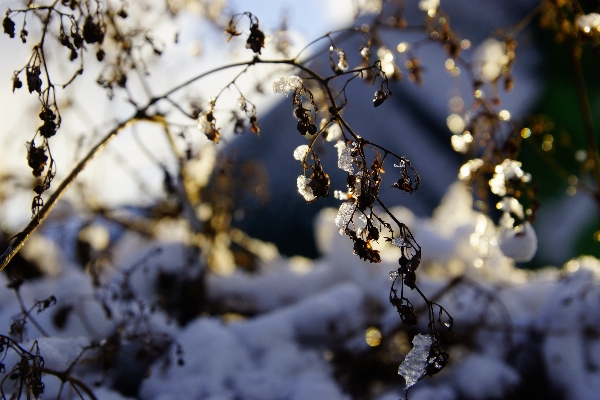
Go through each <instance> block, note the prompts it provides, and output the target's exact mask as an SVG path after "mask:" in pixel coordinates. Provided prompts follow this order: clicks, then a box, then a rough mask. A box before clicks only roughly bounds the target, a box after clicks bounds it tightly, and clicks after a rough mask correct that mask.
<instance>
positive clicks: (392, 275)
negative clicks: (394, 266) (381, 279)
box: [390, 271, 398, 281]
mask: <svg viewBox="0 0 600 400" xmlns="http://www.w3.org/2000/svg"><path fill="white" fill-rule="evenodd" d="M396 278H398V271H390V281H395V280H396Z"/></svg>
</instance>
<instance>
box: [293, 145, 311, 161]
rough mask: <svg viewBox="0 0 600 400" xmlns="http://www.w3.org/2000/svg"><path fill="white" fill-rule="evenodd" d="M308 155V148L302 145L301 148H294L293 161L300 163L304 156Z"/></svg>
mask: <svg viewBox="0 0 600 400" xmlns="http://www.w3.org/2000/svg"><path fill="white" fill-rule="evenodd" d="M307 153H308V146H307V145H305V144H303V145H301V146H298V147H296V150H294V159H296V160H298V161H302V160H304V157H306V154H307Z"/></svg>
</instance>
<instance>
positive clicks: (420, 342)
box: [398, 334, 433, 389]
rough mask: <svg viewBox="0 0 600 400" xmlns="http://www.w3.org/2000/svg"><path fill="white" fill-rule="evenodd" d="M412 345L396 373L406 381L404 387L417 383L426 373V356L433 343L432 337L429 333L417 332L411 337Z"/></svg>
mask: <svg viewBox="0 0 600 400" xmlns="http://www.w3.org/2000/svg"><path fill="white" fill-rule="evenodd" d="M412 342H413V345H414V347H413V348H412V350H411V351H410V352H409V353H408V354H407V355H406V358H405V359H404V361H402V364H400V367H399V368H398V374H399V375H402V377H403V378H404V380H405V381H406V388H407V389H408V388H410V387H411V386H413V385H414V384H415V383H417V382H418V381H419V380H420V379H421V378H423V377H424V376H425V374H426V373H427V358H428V357H429V351H430V349H431V345H432V344H433V338H432V337H431V336H430V335H421V334H418V335H416V336H415V337H414V338H413V341H412Z"/></svg>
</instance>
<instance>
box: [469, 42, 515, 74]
mask: <svg viewBox="0 0 600 400" xmlns="http://www.w3.org/2000/svg"><path fill="white" fill-rule="evenodd" d="M472 63H473V73H474V74H475V76H476V77H477V78H479V79H483V80H486V81H493V80H495V79H496V78H498V77H499V76H500V73H501V72H502V68H503V67H504V66H506V64H507V63H508V56H507V54H506V48H505V46H504V45H503V44H502V43H501V42H499V41H498V40H496V39H491V38H490V39H487V40H485V41H483V43H481V44H480V45H479V46H477V48H476V49H475V51H474V52H473V58H472Z"/></svg>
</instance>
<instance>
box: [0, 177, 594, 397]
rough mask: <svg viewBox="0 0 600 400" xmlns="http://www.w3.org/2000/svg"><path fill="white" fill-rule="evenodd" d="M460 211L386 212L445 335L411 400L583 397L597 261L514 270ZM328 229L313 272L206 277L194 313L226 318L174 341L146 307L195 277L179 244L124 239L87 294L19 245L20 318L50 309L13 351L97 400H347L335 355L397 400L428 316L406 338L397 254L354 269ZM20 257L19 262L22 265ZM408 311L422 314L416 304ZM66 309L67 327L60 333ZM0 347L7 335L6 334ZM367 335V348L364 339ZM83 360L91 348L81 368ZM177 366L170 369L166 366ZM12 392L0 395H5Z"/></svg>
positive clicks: (282, 268)
mask: <svg viewBox="0 0 600 400" xmlns="http://www.w3.org/2000/svg"><path fill="white" fill-rule="evenodd" d="M468 200H469V193H468V191H467V190H466V189H465V187H464V186H463V184H462V183H458V182H457V183H455V184H454V185H452V186H451V188H450V189H449V191H448V193H447V194H446V195H445V197H444V199H443V201H442V203H441V205H440V206H439V207H438V208H437V209H436V210H435V212H434V214H433V215H432V216H431V217H430V218H424V219H422V218H417V217H415V216H414V215H412V213H411V212H410V211H408V210H406V209H396V210H394V211H395V212H396V213H397V215H398V216H400V218H401V219H402V220H404V221H407V223H409V224H410V226H411V227H412V230H413V233H414V234H415V238H416V239H417V241H418V242H419V243H420V244H421V245H422V247H423V255H424V259H423V263H422V266H421V268H420V269H419V271H418V278H417V281H418V283H419V286H420V287H421V289H422V290H423V292H424V293H425V294H426V295H428V296H429V297H430V298H432V299H434V300H435V301H436V302H438V303H440V304H443V306H444V307H445V308H446V309H447V310H448V311H449V312H450V314H451V315H452V316H453V317H454V327H455V329H454V331H455V332H454V334H453V335H446V336H443V339H442V346H443V348H444V350H445V351H447V352H448V353H449V354H450V363H449V365H448V366H447V367H446V368H445V369H444V370H443V371H442V372H441V373H440V374H438V375H436V376H435V377H433V378H429V377H426V378H425V379H423V380H421V381H420V382H418V383H417V384H416V385H415V386H414V387H413V388H412V389H411V390H410V391H409V395H410V398H411V399H459V398H472V399H489V398H511V395H513V394H515V393H517V394H521V395H523V393H527V392H526V390H531V387H536V382H532V381H530V380H531V379H537V380H543V382H544V383H543V384H541V383H540V385H542V386H543V385H547V386H545V387H544V388H543V392H541V393H537V394H536V393H535V392H534V393H530V395H531V396H533V397H529V398H544V395H545V396H549V395H552V396H553V397H552V396H551V398H565V399H594V398H597V397H596V396H597V393H598V391H600V364H599V363H598V359H599V357H600V340H599V337H600V336H599V332H598V328H597V321H598V320H599V319H600V261H599V260H597V259H595V258H593V257H585V256H582V257H579V258H577V259H574V260H571V261H569V262H568V263H567V264H566V265H565V266H563V267H562V268H560V269H556V268H548V269H545V270H541V271H537V272H529V271H523V270H519V269H517V268H515V266H514V262H513V261H512V260H511V259H510V258H507V257H505V256H504V255H502V252H501V250H500V246H499V245H498V240H499V239H498V236H499V232H497V230H496V228H495V227H494V226H493V224H492V223H491V221H489V219H488V218H487V217H485V216H484V215H483V214H480V213H477V212H475V211H472V209H471V208H470V206H469V205H470V202H469V201H468ZM335 215H336V210H335V209H326V210H324V211H323V212H321V214H320V215H319V217H318V219H317V220H316V221H315V230H316V237H317V238H318V245H319V249H320V251H321V253H322V257H321V258H319V259H317V260H314V261H312V260H308V259H303V258H299V257H292V258H283V257H280V256H277V255H276V254H274V253H273V251H272V250H268V249H270V247H269V246H267V245H265V251H264V252H263V254H264V255H265V257H264V260H263V261H261V262H260V266H259V270H258V271H257V272H255V273H247V272H239V271H238V272H235V273H234V274H232V275H228V276H222V275H218V274H214V273H209V274H208V275H207V276H206V290H207V300H206V301H207V302H208V303H211V304H221V305H222V306H223V307H225V308H227V309H228V310H229V311H228V312H226V313H224V314H222V315H216V313H212V315H211V313H206V314H204V315H203V314H200V315H198V316H196V317H194V318H193V319H191V320H190V321H188V322H187V323H186V324H185V325H184V326H181V325H178V324H177V323H176V322H174V321H173V318H172V316H169V315H168V312H166V311H165V310H164V309H163V308H161V307H160V306H159V307H152V305H153V304H154V305H157V304H160V302H157V300H159V299H160V291H159V290H158V289H157V288H158V287H159V285H158V282H159V281H160V279H164V276H165V275H164V274H165V273H171V274H176V275H181V276H185V277H186V278H185V279H189V280H193V279H194V278H195V277H197V274H198V272H199V271H198V270H197V268H199V267H198V265H197V263H194V262H192V265H191V266H190V264H189V262H188V261H187V260H186V254H187V253H186V250H185V249H186V245H185V244H184V243H183V242H182V241H178V240H171V241H164V240H156V241H154V242H152V243H148V242H147V241H144V240H141V239H140V238H139V237H136V234H133V233H126V234H124V235H123V236H122V237H121V238H120V239H119V240H118V241H117V242H116V243H115V244H114V247H113V250H112V252H111V255H110V257H111V258H112V259H113V262H114V264H115V265H117V266H118V267H117V268H115V269H114V270H108V271H102V273H100V274H99V275H98V279H99V281H100V282H101V284H100V285H97V284H95V283H94V281H93V279H92V277H93V274H92V275H90V274H87V273H86V272H85V271H82V270H81V268H80V267H79V266H78V265H75V264H74V263H73V262H72V261H69V257H66V256H65V255H64V254H63V253H62V251H61V249H60V248H58V247H57V245H56V244H55V243H53V242H51V241H49V240H48V239H44V238H42V237H38V238H37V239H36V240H35V241H32V243H31V245H35V244H36V242H37V245H38V246H43V247H44V248H45V249H50V250H48V251H47V252H45V255H43V257H44V260H45V261H46V262H50V261H52V263H53V264H54V265H55V266H56V267H55V268H56V269H55V270H54V271H53V272H52V276H50V277H47V278H44V279H43V280H37V281H32V282H25V283H24V284H23V285H22V286H21V288H20V291H19V292H20V294H21V296H22V299H23V302H24V304H25V305H26V307H29V306H30V305H31V304H33V301H34V300H42V299H45V298H47V297H48V296H50V295H54V296H55V297H56V300H57V304H56V305H51V306H50V307H49V308H48V309H46V310H44V311H42V312H40V313H39V314H38V313H36V312H33V313H32V316H33V317H34V318H35V320H36V321H37V322H38V324H39V325H41V326H42V327H43V328H44V330H45V333H46V334H47V336H44V335H42V334H41V333H40V332H39V331H38V330H37V329H36V328H35V326H34V325H33V324H32V323H31V321H27V322H26V324H25V326H26V329H25V334H24V338H25V341H24V342H23V343H22V344H21V346H22V347H23V348H26V349H29V348H31V346H32V344H33V341H34V340H36V341H37V344H38V346H39V353H40V355H41V356H42V357H43V358H44V362H45V367H46V368H48V369H51V370H54V371H63V370H66V369H67V367H68V366H69V364H70V363H72V362H74V361H75V360H76V358H77V357H81V358H80V359H79V360H78V361H77V362H76V366H75V367H74V368H73V369H72V374H73V375H74V376H76V377H77V378H78V379H81V380H82V381H83V382H85V383H87V384H88V385H89V386H90V387H91V388H93V390H94V391H95V392H96V395H97V398H101V399H120V398H124V397H123V396H122V395H120V394H118V393H117V392H116V390H115V389H114V388H115V387H120V386H119V385H123V383H122V382H121V381H122V380H123V378H124V377H125V378H126V379H130V380H131V381H130V383H131V384H132V385H135V382H136V379H137V380H138V381H139V376H142V377H143V379H142V380H141V384H140V386H139V389H137V390H138V392H137V396H138V397H139V398H142V399H181V398H187V399H261V400H265V399H346V398H352V397H351V393H349V392H348V387H349V386H348V385H345V384H344V381H343V380H342V379H341V378H340V376H341V375H342V374H343V373H344V371H345V369H347V368H348V367H344V365H340V363H339V362H337V361H338V360H336V357H341V355H342V354H345V355H348V354H349V355H350V357H353V358H355V361H356V360H366V359H367V358H366V357H365V355H368V354H377V355H378V356H377V357H379V359H377V360H375V361H373V360H370V361H369V363H371V364H370V365H373V363H374V362H375V364H377V363H380V364H381V365H383V366H384V369H385V368H387V369H388V371H387V373H386V374H385V375H383V376H381V379H379V380H377V379H376V380H374V381H370V382H367V385H369V386H368V387H365V388H363V394H364V395H366V398H377V399H386V400H387V399H398V398H403V397H404V396H405V392H404V380H403V378H402V377H400V376H396V378H393V379H390V378H389V376H390V375H391V376H393V375H394V374H395V373H396V371H397V369H398V366H399V364H400V362H401V361H402V359H403V358H404V357H405V356H406V354H407V352H408V351H409V350H410V348H411V345H410V341H411V340H412V336H413V335H416V334H419V333H421V334H425V333H426V332H427V317H426V315H425V314H424V313H421V314H419V324H418V325H417V327H416V329H415V328H412V329H407V327H406V326H403V325H402V323H401V322H400V318H399V316H398V314H397V313H396V310H395V309H394V308H393V307H392V306H391V305H390V304H389V301H388V293H389V288H390V283H391V282H390V279H389V272H390V270H395V269H396V268H397V261H396V260H397V257H398V253H397V252H398V248H395V247H393V246H391V245H389V244H386V245H382V246H381V251H382V259H383V262H382V263H380V264H368V263H365V262H362V261H361V260H359V259H358V258H357V257H356V256H355V255H353V254H352V250H351V246H352V245H351V242H350V241H349V240H348V239H347V238H346V237H344V236H341V235H340V234H339V233H338V230H337V227H336V226H335V224H334V223H333V220H334V218H335ZM474 235H477V236H478V241H474V240H473V238H474ZM481 243H487V245H486V246H482V245H481ZM30 247H32V248H30V249H29V250H28V251H26V253H25V254H26V255H28V256H29V257H32V258H35V257H36V255H35V252H34V251H33V246H30ZM157 249H160V250H157ZM38 257H39V255H38ZM161 274H162V275H161ZM2 279H3V280H4V279H5V278H4V277H2ZM2 286H3V287H4V286H6V282H3V283H2ZM0 293H1V302H0V304H1V305H0V320H2V321H9V320H11V318H15V317H18V316H19V310H20V308H19V303H18V302H17V298H16V296H15V295H14V294H13V293H12V292H11V291H10V290H6V289H3V290H2V291H1V292H0ZM410 299H411V301H412V302H413V304H415V307H416V309H417V310H419V309H421V310H423V308H422V306H423V304H422V303H419V301H420V300H419V298H418V297H416V296H410ZM64 307H70V313H68V315H67V316H66V318H65V320H64V321H62V322H61V323H59V322H58V320H57V318H58V317H57V315H58V314H59V310H64ZM107 308H108V309H110V310H111V313H110V315H109V314H107V313H106V309H107ZM235 310H237V312H236V311H235ZM2 334H4V335H9V332H8V328H7V327H6V326H5V328H4V329H3V331H2ZM373 334H375V336H376V337H378V338H379V339H378V340H373ZM13 337H14V334H13ZM115 337H120V338H121V339H119V340H120V342H119V343H120V344H119V347H117V348H115V350H114V351H115V354H113V355H112V357H116V358H118V359H120V360H121V361H120V362H119V363H118V364H111V365H112V367H111V368H110V369H109V370H107V371H105V373H104V379H101V378H102V376H103V375H102V368H101V363H100V359H101V358H100V356H99V354H105V353H104V352H105V351H106V349H107V348H108V347H107V346H108V344H107V343H109V342H110V341H111V340H115ZM128 338H130V339H128ZM161 338H162V339H161ZM160 340H164V341H167V340H168V342H169V343H170V345H166V346H163V348H164V349H166V353H165V354H162V355H159V356H158V357H157V358H155V360H154V361H153V362H152V363H151V364H149V365H143V363H142V366H140V363H139V361H137V362H136V361H135V360H136V359H135V357H133V356H132V354H130V353H132V352H134V351H135V349H138V350H139V348H144V346H150V345H151V344H152V343H154V344H157V343H160ZM90 345H95V346H96V347H95V349H91V350H89V351H87V352H86V353H84V354H83V355H79V352H80V351H81V349H82V348H85V347H86V346H90ZM5 352H6V353H5V354H6V357H5V358H4V359H3V361H2V362H3V364H4V366H5V369H6V370H7V371H9V370H10V369H11V368H12V367H13V365H14V364H15V363H17V361H18V359H17V357H16V355H15V353H14V352H11V351H10V350H8V351H7V350H6V349H5ZM382 354H383V355H386V354H387V355H386V356H385V357H384V356H383V355H382ZM105 356H106V354H105ZM179 358H181V359H182V360H183V362H182V363H179V362H176V361H178V360H179ZM149 359H152V358H149ZM390 360H391V361H390ZM180 364H181V365H180ZM145 367H147V370H144V368H145ZM353 368H355V367H353ZM136 369H138V370H139V369H141V371H136ZM390 369H391V372H390ZM345 372H346V373H348V371H345ZM136 374H137V375H136ZM136 377H137V378H136ZM532 377H533V378H532ZM42 379H43V382H44V384H45V392H44V395H43V398H54V397H55V396H56V395H57V393H58V390H59V387H60V380H58V379H56V378H54V377H51V376H49V375H46V374H44V375H43V376H42ZM376 382H378V383H376ZM540 382H542V381H540ZM12 383H13V381H10V380H5V381H4V382H3V386H2V387H3V390H4V392H5V393H10V387H11V384H12ZM94 383H96V385H99V386H94ZM346 383H347V382H346ZM527 388H529V389H527ZM536 395H537V396H538V397H536ZM73 396H75V393H74V391H73V390H72V389H68V388H64V389H63V398H72V397H73ZM546 398H548V397H546Z"/></svg>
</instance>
